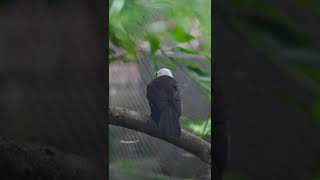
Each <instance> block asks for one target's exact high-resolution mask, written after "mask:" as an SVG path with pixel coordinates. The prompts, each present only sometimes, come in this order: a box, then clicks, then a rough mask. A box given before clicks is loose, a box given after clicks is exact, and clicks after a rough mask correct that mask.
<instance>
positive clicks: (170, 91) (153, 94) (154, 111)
mask: <svg viewBox="0 0 320 180" xmlns="http://www.w3.org/2000/svg"><path fill="white" fill-rule="evenodd" d="M147 98H148V101H149V106H150V110H151V117H152V119H153V120H154V121H155V122H156V123H157V124H158V127H159V129H160V132H161V134H162V135H163V136H166V137H174V138H177V137H179V136H180V135H181V126H180V122H179V118H180V116H181V97H180V90H179V87H178V83H177V81H176V80H175V79H174V78H173V75H172V72H171V71H170V70H169V69H167V68H162V69H160V70H159V71H157V73H156V78H155V79H154V80H152V81H151V83H150V84H148V87H147Z"/></svg>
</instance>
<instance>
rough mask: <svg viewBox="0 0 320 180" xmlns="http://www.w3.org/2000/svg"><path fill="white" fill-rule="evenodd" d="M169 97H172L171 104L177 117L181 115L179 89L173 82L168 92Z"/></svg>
mask: <svg viewBox="0 0 320 180" xmlns="http://www.w3.org/2000/svg"><path fill="white" fill-rule="evenodd" d="M169 96H170V97H169V99H172V105H173V107H174V109H175V111H176V112H177V113H178V115H179V117H180V116H181V96H180V89H179V87H178V85H177V83H176V82H175V83H174V84H173V85H172V90H170V93H169Z"/></svg>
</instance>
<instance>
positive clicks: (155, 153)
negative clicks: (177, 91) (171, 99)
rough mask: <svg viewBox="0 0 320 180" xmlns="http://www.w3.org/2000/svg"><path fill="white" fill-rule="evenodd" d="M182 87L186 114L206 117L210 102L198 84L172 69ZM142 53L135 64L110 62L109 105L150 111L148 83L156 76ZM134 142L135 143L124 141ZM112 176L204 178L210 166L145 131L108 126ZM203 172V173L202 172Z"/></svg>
mask: <svg viewBox="0 0 320 180" xmlns="http://www.w3.org/2000/svg"><path fill="white" fill-rule="evenodd" d="M173 73H174V76H175V78H176V79H177V81H178V82H179V85H180V86H181V92H182V99H183V100H182V104H183V109H184V111H183V115H188V116H190V117H193V118H206V117H207V115H208V113H209V112H210V103H209V102H208V101H207V100H206V98H204V97H202V96H201V95H198V94H197V85H196V84H194V83H193V82H192V81H191V80H190V79H189V78H187V77H186V76H185V75H184V74H183V73H182V72H181V71H179V69H176V70H174V71H173ZM154 76H155V74H154V73H153V72H152V71H151V67H150V64H149V61H147V60H145V59H144V57H143V56H141V57H140V59H139V60H137V62H136V63H123V62H114V63H112V64H110V65H109V83H110V84H109V88H110V89H109V90H110V91H109V105H110V106H120V107H126V108H128V109H130V110H135V111H138V112H141V113H144V114H150V109H149V105H148V101H147V98H146V87H147V84H148V83H149V82H150V81H151V80H152V79H153V78H154ZM129 141H133V142H134V143H123V142H129ZM109 160H110V162H109V178H110V179H114V180H116V179H155V178H156V179H201V177H200V174H202V175H203V174H206V175H208V174H210V167H209V166H208V165H206V164H204V163H203V162H201V161H200V160H199V159H198V158H196V157H195V156H194V155H192V154H190V153H188V152H186V151H184V150H182V149H180V148H178V147H176V146H174V145H172V144H169V143H167V142H164V141H162V140H159V139H157V138H153V137H151V136H148V135H145V134H143V133H140V132H137V131H134V130H130V129H126V128H122V127H117V126H113V125H109ZM203 171H204V172H203Z"/></svg>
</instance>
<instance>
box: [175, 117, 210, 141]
mask: <svg viewBox="0 0 320 180" xmlns="http://www.w3.org/2000/svg"><path fill="white" fill-rule="evenodd" d="M181 126H182V128H183V129H186V130H189V131H190V132H192V133H193V134H195V135H197V136H199V137H204V136H210V135H211V117H210V118H208V119H207V120H191V119H189V118H188V117H185V116H182V117H181Z"/></svg>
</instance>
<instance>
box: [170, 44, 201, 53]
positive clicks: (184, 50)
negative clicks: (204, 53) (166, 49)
mask: <svg viewBox="0 0 320 180" xmlns="http://www.w3.org/2000/svg"><path fill="white" fill-rule="evenodd" d="M173 50H174V51H177V52H183V53H187V54H199V53H198V52H197V51H193V50H190V49H186V48H183V47H179V46H177V47H175V48H174V49H173Z"/></svg>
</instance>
